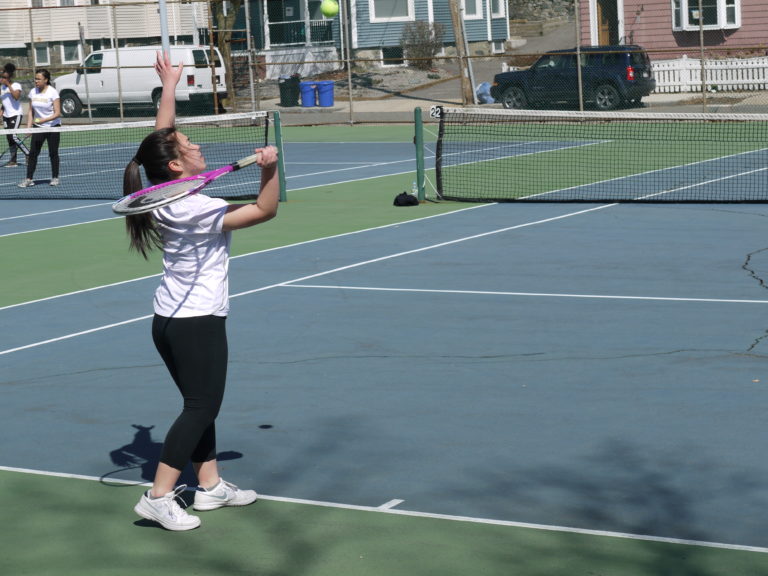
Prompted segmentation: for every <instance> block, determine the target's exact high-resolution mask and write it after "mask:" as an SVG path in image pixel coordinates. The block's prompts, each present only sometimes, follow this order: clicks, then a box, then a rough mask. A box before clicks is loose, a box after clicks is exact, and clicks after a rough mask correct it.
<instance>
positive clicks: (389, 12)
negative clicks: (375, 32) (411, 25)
mask: <svg viewBox="0 0 768 576" xmlns="http://www.w3.org/2000/svg"><path fill="white" fill-rule="evenodd" d="M369 2H370V10H371V22H392V21H401V22H402V21H407V20H413V0H369Z"/></svg>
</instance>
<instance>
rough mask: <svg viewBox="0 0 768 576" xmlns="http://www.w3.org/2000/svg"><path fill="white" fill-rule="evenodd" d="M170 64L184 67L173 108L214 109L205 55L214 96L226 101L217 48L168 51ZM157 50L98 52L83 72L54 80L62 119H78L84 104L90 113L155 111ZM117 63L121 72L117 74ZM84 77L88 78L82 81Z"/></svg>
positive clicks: (134, 48) (135, 48)
mask: <svg viewBox="0 0 768 576" xmlns="http://www.w3.org/2000/svg"><path fill="white" fill-rule="evenodd" d="M170 48H171V61H172V62H173V63H174V64H177V63H179V62H181V63H183V64H184V77H183V78H182V81H181V82H179V85H178V87H177V89H176V100H177V101H178V102H189V103H191V104H192V105H193V106H195V107H198V108H203V107H204V108H206V109H208V110H211V109H212V107H213V100H214V99H213V91H214V84H213V81H214V79H213V78H212V76H213V75H212V74H211V67H210V63H209V62H210V55H211V52H213V54H214V69H215V71H216V72H215V90H216V92H217V94H218V98H219V101H221V99H222V98H225V97H226V95H227V94H226V76H225V74H226V72H225V70H224V65H223V64H222V59H221V54H220V53H219V50H218V48H214V49H213V51H211V49H210V47H208V46H192V45H174V46H171V47H170ZM162 49H163V48H162V46H132V47H126V48H120V49H119V52H118V50H115V49H106V50H97V51H95V52H92V53H91V54H90V55H89V56H88V58H86V60H85V66H84V67H81V68H78V69H77V71H76V72H73V73H72V74H66V75H64V76H59V77H57V78H55V79H54V86H55V87H56V89H57V90H58V91H59V94H60V95H61V113H62V115H63V116H65V117H69V116H79V115H80V114H81V113H82V111H83V105H84V104H86V105H87V104H90V105H91V107H92V108H99V107H102V106H105V107H106V106H110V107H111V106H117V105H118V104H119V103H120V101H121V94H122V102H123V104H124V105H125V106H145V107H149V106H154V107H155V108H157V106H158V103H159V101H160V94H161V92H162V86H161V84H160V79H159V78H158V76H157V72H155V68H154V63H155V58H156V55H157V52H158V51H160V50H162ZM118 62H119V63H120V67H121V68H120V70H119V74H118V68H117V66H118ZM86 75H87V77H86Z"/></svg>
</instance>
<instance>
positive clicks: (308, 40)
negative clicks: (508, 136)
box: [0, 0, 509, 78]
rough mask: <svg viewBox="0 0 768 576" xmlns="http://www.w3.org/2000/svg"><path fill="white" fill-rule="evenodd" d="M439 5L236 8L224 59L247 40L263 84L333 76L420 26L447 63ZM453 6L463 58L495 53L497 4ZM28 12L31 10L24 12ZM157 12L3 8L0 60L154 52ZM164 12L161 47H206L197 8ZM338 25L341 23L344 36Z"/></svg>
mask: <svg viewBox="0 0 768 576" xmlns="http://www.w3.org/2000/svg"><path fill="white" fill-rule="evenodd" d="M449 2H450V0H342V5H341V8H342V10H341V11H340V13H339V15H337V16H336V17H334V18H330V19H329V18H325V17H323V15H322V14H321V13H320V3H321V2H320V0H244V2H243V6H242V7H241V9H240V12H239V13H238V17H237V20H236V22H235V25H234V29H235V32H234V33H233V38H232V51H233V53H234V54H235V55H236V56H237V55H238V53H239V54H241V55H242V54H243V53H245V52H246V50H247V47H248V42H247V38H248V35H250V38H251V39H252V42H251V47H252V49H253V51H254V53H255V55H256V58H257V60H259V61H260V62H262V63H263V64H265V66H264V67H262V70H264V71H265V72H264V74H265V75H266V76H267V77H271V78H276V77H278V76H279V75H282V74H284V73H286V72H288V73H293V72H298V73H300V74H302V76H308V75H311V74H313V73H316V72H319V71H322V70H329V69H334V68H340V67H341V65H342V63H343V62H344V61H345V59H346V58H347V57H349V58H351V59H368V60H370V62H369V63H368V64H369V65H382V66H385V65H398V64H401V63H403V58H404V57H407V55H404V54H403V53H402V49H401V47H400V39H401V36H402V33H403V29H404V28H405V26H406V25H407V24H408V23H412V22H416V21H424V22H428V23H430V24H433V23H439V24H442V26H443V30H444V35H443V44H444V53H445V54H446V55H451V54H453V53H455V43H456V37H455V35H454V32H453V24H452V19H451V11H450V4H449ZM459 2H460V6H461V8H462V14H463V20H464V26H465V38H466V41H467V43H468V45H469V48H470V53H471V54H487V53H493V52H503V51H504V47H505V44H506V41H507V40H508V38H509V21H508V17H507V8H506V1H505V0H459ZM246 3H247V6H245V4H246ZM30 7H31V8H40V9H38V10H31V11H30V10H27V8H30ZM347 9H348V10H349V18H347V17H346V16H347V14H346V10H347ZM157 10H158V5H157V3H156V2H141V1H139V2H137V0H3V2H2V5H1V6H0V28H2V30H4V37H3V38H2V39H1V40H0V58H11V59H14V60H16V61H17V62H19V63H20V64H21V66H27V67H28V68H33V67H38V66H47V67H51V68H62V67H64V68H65V67H67V66H70V67H74V66H76V65H77V64H79V63H80V62H81V61H82V58H83V57H84V56H87V54H88V53H90V51H92V50H97V49H101V48H108V47H113V46H135V45H142V44H159V43H160V39H161V36H160V23H159V18H158V12H157ZM167 12H168V28H169V36H170V40H171V43H180V44H181V43H184V44H189V43H192V44H207V43H209V42H210V41H211V40H212V39H213V40H215V35H216V31H213V33H212V32H211V30H209V17H208V12H207V3H206V2H195V1H192V2H189V1H185V2H180V1H176V0H167ZM342 22H349V26H348V30H345V29H343V28H342V25H341V24H342ZM345 32H348V34H347V33H345ZM81 39H82V42H81ZM347 44H349V46H348V45H347ZM83 52H85V54H83Z"/></svg>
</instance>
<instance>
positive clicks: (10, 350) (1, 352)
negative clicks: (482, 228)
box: [0, 204, 616, 356]
mask: <svg viewBox="0 0 768 576" xmlns="http://www.w3.org/2000/svg"><path fill="white" fill-rule="evenodd" d="M612 206H616V204H603V205H601V206H596V207H594V208H587V209H585V210H578V211H576V212H569V213H567V214H561V215H560V216H553V217H551V218H544V219H542V220H535V221H533V222H525V223H523V224H516V225H514V226H507V227H505V228H500V229H498V230H491V231H490V232H482V233H480V234H474V235H472V236H466V237H463V238H457V239H455V240H449V241H447V242H440V243H438V244H432V245H430V246H424V247H422V248H415V249H413V250H406V251H404V252H397V253H395V254H390V255H388V256H381V257H379V258H373V259H371V260H363V261H362V262H356V263H354V264H348V265H346V266H340V267H338V268H333V269H331V270H326V271H324V272H318V273H316V274H310V275H309V276H302V277H301V278H294V279H293V280H287V281H285V282H279V283H277V284H271V285H269V286H262V287H260V288H256V289H254V290H246V291H245V292H239V293H237V294H233V295H231V296H230V299H232V298H238V297H240V296H247V295H249V294H255V293H257V292H264V291H266V290H271V289H272V288H278V287H281V286H288V285H290V284H293V283H295V282H303V281H306V280H310V279H312V278H318V277H320V276H326V275H328V274H333V273H335V272H341V271H343V270H351V269H353V268H359V267H360V266H367V265H368V264H375V263H377V262H383V261H385V260H391V259H392V258H399V257H400V256H407V255H409V254H417V253H419V252H425V251H427V250H433V249H435V248H442V247H444V246H450V245H452V244H458V243H460V242H466V241H468V240H475V239H477V238H483V237H486V236H491V235H494V234H500V233H502V232H508V231H510V230H517V229H520V228H526V227H528V226H535V225H538V224H546V223H549V222H555V221H557V220H562V219H564V218H570V217H571V216H578V215H580V214H587V213H589V212H594V211H596V210H602V209H604V208H610V207H612ZM449 214H453V212H451V213H449ZM446 215H447V214H446ZM441 216H442V215H441ZM411 222H413V221H411ZM402 224H403V223H402V222H400V223H396V224H388V225H386V226H382V227H381V228H386V227H391V226H396V225H397V226H399V225H402ZM356 233H359V232H354V233H351V234H356ZM0 310H3V309H2V308H0ZM150 317H151V316H142V317H139V318H133V319H131V320H125V321H123V322H118V323H115V324H108V325H105V326H100V327H97V328H91V329H90V330H85V331H82V332H76V333H73V334H65V335H63V336H59V337H57V338H50V339H47V340H43V341H40V342H33V343H31V344H26V345H24V346H17V347H16V348H8V349H6V350H0V356H4V355H6V354H12V353H14V352H20V351H22V350H28V349H30V348H37V347H39V346H44V345H46V344H52V343H54V342H61V341H63V340H69V339H71V338H76V337H77V336H83V335H85V334H92V333H94V332H99V331H102V330H108V329H110V328H115V327H117V326H122V325H125V324H131V323H133V322H138V321H140V320H145V319H147V318H150Z"/></svg>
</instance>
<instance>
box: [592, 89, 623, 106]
mask: <svg viewBox="0 0 768 576" xmlns="http://www.w3.org/2000/svg"><path fill="white" fill-rule="evenodd" d="M595 106H597V107H598V108H599V109H600V110H615V109H616V108H618V107H619V106H621V95H620V94H619V91H618V90H616V88H614V87H613V86H612V85H611V84H603V85H601V86H598V87H597V90H595Z"/></svg>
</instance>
